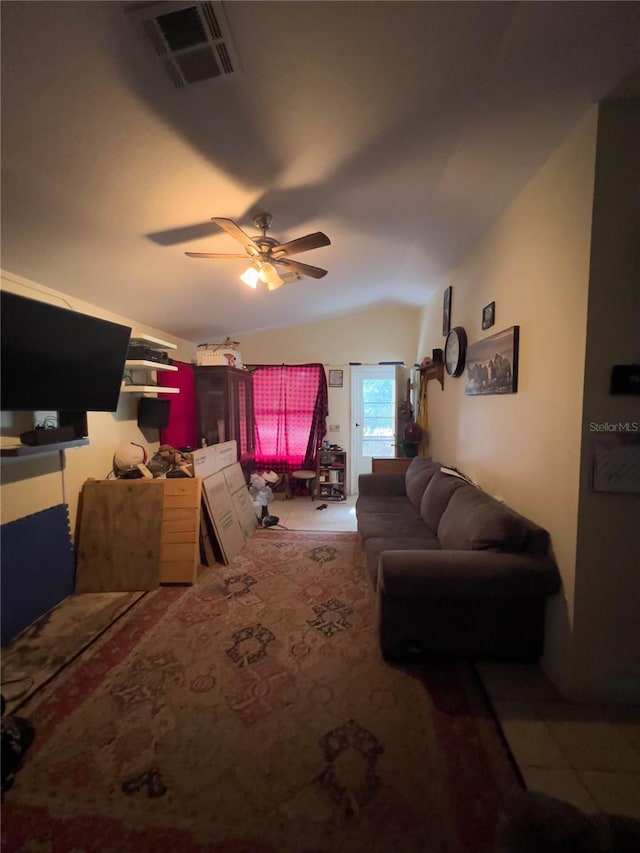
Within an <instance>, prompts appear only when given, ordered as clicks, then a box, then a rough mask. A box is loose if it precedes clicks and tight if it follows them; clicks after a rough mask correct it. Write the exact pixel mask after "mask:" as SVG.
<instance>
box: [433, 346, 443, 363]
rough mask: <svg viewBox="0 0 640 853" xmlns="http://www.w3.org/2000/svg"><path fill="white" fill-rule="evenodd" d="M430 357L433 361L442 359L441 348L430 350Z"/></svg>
mask: <svg viewBox="0 0 640 853" xmlns="http://www.w3.org/2000/svg"><path fill="white" fill-rule="evenodd" d="M431 358H432V360H433V361H436V362H440V361H442V350H441V349H434V350H431Z"/></svg>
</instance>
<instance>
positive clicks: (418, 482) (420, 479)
mask: <svg viewBox="0 0 640 853" xmlns="http://www.w3.org/2000/svg"><path fill="white" fill-rule="evenodd" d="M439 470H440V463H439V462H433V461H432V460H431V459H426V458H425V457H424V456H416V457H415V459H413V460H412V462H411V464H410V465H409V467H408V468H407V470H406V472H405V475H404V484H405V486H404V487H405V491H406V493H407V497H408V498H409V500H410V501H411V503H412V504H413V505H414V506H415V507H416V509H419V508H420V501H421V500H422V495H423V494H424V490H425V489H426V487H427V484H428V483H429V480H431V478H432V477H433V475H434V474H435V473H436V472H437V471H439Z"/></svg>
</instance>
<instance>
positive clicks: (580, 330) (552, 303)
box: [419, 109, 597, 685]
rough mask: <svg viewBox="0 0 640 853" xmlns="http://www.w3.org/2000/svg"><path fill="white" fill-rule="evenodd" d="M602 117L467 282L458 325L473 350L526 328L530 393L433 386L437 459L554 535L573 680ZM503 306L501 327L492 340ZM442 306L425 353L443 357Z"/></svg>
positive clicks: (556, 671)
mask: <svg viewBox="0 0 640 853" xmlns="http://www.w3.org/2000/svg"><path fill="white" fill-rule="evenodd" d="M596 129H597V110H595V109H594V110H592V111H591V112H590V113H589V114H588V115H586V116H585V117H584V118H583V120H582V121H581V122H580V123H579V125H578V126H577V127H576V128H575V129H574V130H573V132H572V133H571V134H570V136H569V137H568V138H567V139H566V140H565V142H564V143H563V144H562V145H561V146H560V148H559V149H558V150H557V151H556V152H555V153H554V154H553V155H552V157H551V158H550V159H549V160H548V161H547V163H546V164H545V165H544V166H543V168H542V169H541V170H540V171H539V172H538V174H537V175H536V176H535V177H534V178H533V179H532V180H531V182H530V183H529V184H528V185H527V186H526V187H525V189H524V190H523V191H522V192H521V193H520V195H519V196H518V197H517V198H516V200H515V201H514V202H513V203H512V204H511V205H510V206H509V208H508V209H507V210H506V211H505V212H504V214H503V215H502V216H501V217H500V219H499V220H498V222H497V223H496V224H495V226H494V227H493V228H492V229H491V231H490V232H489V233H488V234H487V235H486V237H485V238H484V239H483V240H482V241H481V243H480V244H479V245H478V246H477V248H476V249H475V251H474V252H473V253H472V254H471V255H470V256H469V257H468V258H467V259H466V260H465V262H464V263H463V264H462V265H461V266H460V267H459V268H458V269H457V270H456V271H455V273H454V275H453V276H452V278H451V282H450V283H451V284H452V285H453V299H452V315H451V324H452V325H454V326H458V325H459V326H463V327H464V328H465V330H466V332H467V335H468V339H469V342H470V343H472V342H474V341H477V340H479V339H480V338H484V337H486V336H489V335H491V334H492V333H495V332H497V331H500V330H502V329H505V328H507V327H508V326H512V325H519V326H520V367H519V385H518V393H517V394H515V395H505V396H484V397H470V396H465V394H464V378H463V377H460V378H459V379H452V378H450V377H448V376H447V377H445V387H444V391H441V390H440V386H439V385H438V384H437V383H436V382H430V383H429V392H428V395H429V403H430V406H429V409H430V437H431V452H432V455H433V456H434V458H436V459H438V460H441V461H444V462H448V463H451V464H455V465H457V466H458V467H459V468H460V469H461V470H463V471H465V472H466V473H467V474H469V475H470V476H471V477H472V478H473V479H474V480H475V481H476V482H478V483H479V484H480V485H481V486H482V487H483V488H485V489H486V490H487V491H489V492H490V493H492V494H494V495H496V496H499V497H502V498H503V499H504V500H505V501H506V502H507V503H508V504H510V505H511V506H513V507H514V508H515V509H517V510H519V511H520V512H522V513H523V514H524V515H527V516H529V517H530V518H532V519H533V520H534V521H536V522H538V523H539V524H541V525H542V526H543V527H546V528H547V529H548V530H549V531H550V532H551V535H552V538H553V547H554V551H555V554H556V558H557V560H558V564H559V566H560V570H561V572H562V577H563V583H564V593H563V595H560V596H556V598H555V600H554V602H553V604H552V606H551V607H550V608H549V613H548V619H547V627H548V636H547V642H546V659H545V666H547V668H548V669H549V670H550V671H551V672H552V673H553V675H554V677H555V679H556V681H559V682H560V683H561V685H564V684H565V682H566V675H567V673H568V671H569V668H570V661H569V655H570V649H571V645H570V639H571V622H572V619H573V599H574V586H575V558H576V532H577V516H578V487H579V470H580V441H579V437H580V432H581V422H582V403H583V373H584V358H585V346H586V317H587V286H588V275H589V251H590V233H591V211H592V200H593V183H594V179H593V174H594V164H595V146H596ZM493 300H495V302H496V323H495V326H494V327H493V328H492V329H490V330H487V331H485V332H483V331H482V328H481V315H482V308H483V306H484V305H486V304H487V303H489V302H491V301H493ZM443 345H444V340H443V337H442V294H441V293H440V294H438V295H437V296H436V297H434V298H433V299H432V300H431V302H430V303H429V304H428V305H427V306H426V307H425V309H424V312H423V319H422V327H421V332H420V344H419V349H420V351H423V350H424V351H426V352H430V351H431V349H432V348H433V347H436V346H438V347H442V346H443Z"/></svg>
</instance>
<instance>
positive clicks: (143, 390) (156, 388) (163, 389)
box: [120, 385, 180, 394]
mask: <svg viewBox="0 0 640 853" xmlns="http://www.w3.org/2000/svg"><path fill="white" fill-rule="evenodd" d="M120 393H121V394H179V393H180V389H179V388H169V387H168V386H166V385H121V386H120Z"/></svg>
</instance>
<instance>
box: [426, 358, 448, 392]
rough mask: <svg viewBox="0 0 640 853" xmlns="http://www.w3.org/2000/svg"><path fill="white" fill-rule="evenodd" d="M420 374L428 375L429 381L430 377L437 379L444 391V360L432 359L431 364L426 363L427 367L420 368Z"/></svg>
mask: <svg viewBox="0 0 640 853" xmlns="http://www.w3.org/2000/svg"><path fill="white" fill-rule="evenodd" d="M420 376H421V377H422V376H426V377H427V382H429V380H430V379H437V380H438V382H439V383H440V387H441V388H442V390H443V391H444V362H443V361H432V362H431V363H430V364H427V365H425V367H421V368H420Z"/></svg>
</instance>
